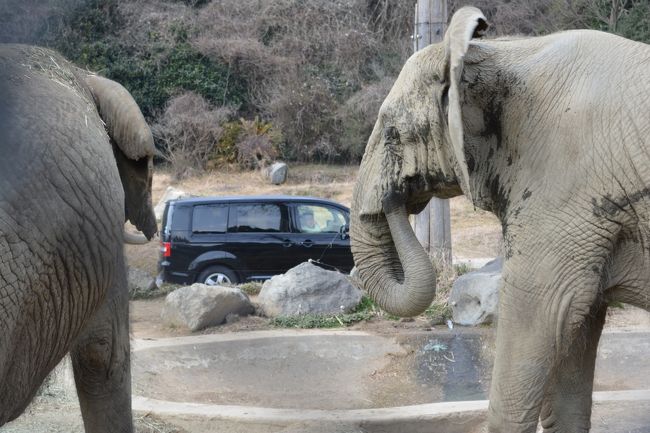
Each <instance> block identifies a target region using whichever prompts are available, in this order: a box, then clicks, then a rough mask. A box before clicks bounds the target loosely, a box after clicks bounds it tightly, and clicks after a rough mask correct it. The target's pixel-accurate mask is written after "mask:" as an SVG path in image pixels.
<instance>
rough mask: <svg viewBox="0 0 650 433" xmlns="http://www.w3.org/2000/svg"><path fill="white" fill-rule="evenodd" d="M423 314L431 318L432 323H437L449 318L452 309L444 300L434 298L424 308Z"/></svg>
mask: <svg viewBox="0 0 650 433" xmlns="http://www.w3.org/2000/svg"><path fill="white" fill-rule="evenodd" d="M424 315H425V316H426V317H427V318H429V319H430V320H431V323H432V324H434V325H438V324H443V323H446V322H447V320H449V319H451V315H452V310H451V307H450V306H449V304H447V302H446V301H438V300H436V301H433V303H432V304H431V305H430V306H429V308H427V309H426V310H425V312H424Z"/></svg>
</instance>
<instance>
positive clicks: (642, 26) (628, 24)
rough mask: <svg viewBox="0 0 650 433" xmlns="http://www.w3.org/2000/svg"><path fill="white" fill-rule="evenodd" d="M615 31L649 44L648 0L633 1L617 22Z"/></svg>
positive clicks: (649, 14)
mask: <svg viewBox="0 0 650 433" xmlns="http://www.w3.org/2000/svg"><path fill="white" fill-rule="evenodd" d="M616 33H618V34H620V35H621V36H624V37H626V38H629V39H633V40H635V41H640V42H645V43H646V44H650V0H643V1H638V2H633V6H632V7H630V8H629V9H628V10H627V11H626V12H625V13H624V14H623V15H622V16H621V19H620V20H619V22H618V25H617V28H616Z"/></svg>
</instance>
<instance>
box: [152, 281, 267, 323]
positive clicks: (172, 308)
mask: <svg viewBox="0 0 650 433" xmlns="http://www.w3.org/2000/svg"><path fill="white" fill-rule="evenodd" d="M254 311H255V308H254V307H253V305H252V304H251V302H250V300H249V299H248V296H246V294H245V293H244V292H242V291H241V290H239V289H238V288H236V287H225V286H207V285H205V284H200V283H196V284H192V285H191V286H186V287H181V288H180V289H177V290H174V291H173V292H171V293H170V294H169V295H167V298H166V299H165V305H164V307H163V311H162V319H163V321H165V322H167V323H169V324H172V325H184V326H187V327H188V328H190V330H192V331H198V330H200V329H203V328H207V327H208V326H217V325H221V324H222V323H224V322H225V321H226V318H227V317H228V315H231V314H236V315H239V316H245V315H248V314H252V313H253V312H254Z"/></svg>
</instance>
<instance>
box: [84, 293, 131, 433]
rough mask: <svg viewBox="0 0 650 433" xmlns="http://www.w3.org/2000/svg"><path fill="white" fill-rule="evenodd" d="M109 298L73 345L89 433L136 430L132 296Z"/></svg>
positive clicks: (129, 432)
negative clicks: (132, 401)
mask: <svg viewBox="0 0 650 433" xmlns="http://www.w3.org/2000/svg"><path fill="white" fill-rule="evenodd" d="M120 292H121V293H122V294H120V295H118V296H115V297H112V298H108V299H107V300H106V302H105V303H104V305H103V306H102V307H101V308H100V309H99V310H98V311H97V313H96V314H95V316H94V317H93V318H92V319H91V321H90V323H88V325H87V326H86V328H85V329H84V331H83V333H82V334H81V335H80V337H79V338H78V339H77V341H76V343H75V345H74V347H73V348H72V351H71V355H72V365H73V369H74V376H75V382H76V386H77V394H78V396H79V403H80V406H81V413H82V416H83V421H84V427H85V431H86V433H132V432H133V420H132V415H131V370H130V346H129V323H128V318H129V312H128V297H127V296H126V290H125V286H124V289H122V290H120Z"/></svg>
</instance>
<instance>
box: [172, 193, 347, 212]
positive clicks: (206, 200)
mask: <svg viewBox="0 0 650 433" xmlns="http://www.w3.org/2000/svg"><path fill="white" fill-rule="evenodd" d="M278 201H283V202H303V203H304V202H307V203H309V202H312V203H315V204H316V203H321V204H323V203H324V204H331V205H335V206H339V207H343V208H345V209H348V207H347V206H345V205H343V204H341V203H337V202H335V201H333V200H328V199H325V198H318V197H307V196H299V195H233V196H212V197H190V198H182V199H176V200H170V201H169V203H174V204H210V203H249V202H256V203H260V202H262V203H270V202H278ZM348 210H349V209H348Z"/></svg>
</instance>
